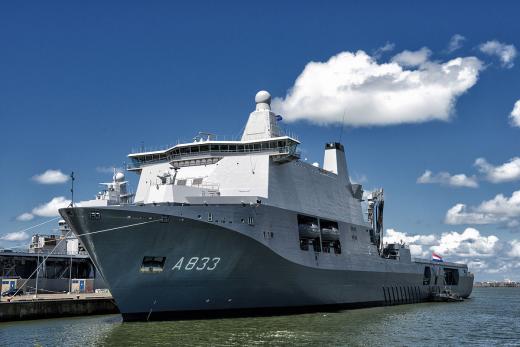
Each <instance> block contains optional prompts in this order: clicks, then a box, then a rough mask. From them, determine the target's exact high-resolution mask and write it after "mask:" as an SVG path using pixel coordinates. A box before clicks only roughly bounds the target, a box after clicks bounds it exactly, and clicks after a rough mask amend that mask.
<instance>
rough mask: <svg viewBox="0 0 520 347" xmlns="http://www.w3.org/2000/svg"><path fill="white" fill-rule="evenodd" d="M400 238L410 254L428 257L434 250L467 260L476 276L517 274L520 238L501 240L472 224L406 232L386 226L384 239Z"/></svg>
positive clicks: (454, 259) (455, 259)
mask: <svg viewBox="0 0 520 347" xmlns="http://www.w3.org/2000/svg"><path fill="white" fill-rule="evenodd" d="M401 241H402V242H404V243H406V244H407V245H408V246H409V247H410V252H411V253H412V256H413V257H418V258H426V259H429V258H430V257H431V253H432V252H435V253H438V254H440V255H441V256H442V257H443V258H444V260H445V261H449V262H458V263H464V264H468V268H469V270H470V271H471V272H474V273H476V274H477V280H479V277H480V280H485V279H487V278H485V277H488V278H489V275H496V274H499V275H502V276H509V277H511V276H513V277H515V278H518V273H520V271H519V270H520V240H511V241H502V240H500V239H499V238H498V237H497V236H495V235H483V234H481V233H480V231H479V230H477V229H475V228H466V229H464V231H462V232H458V231H449V232H444V233H442V234H440V235H438V234H428V235H421V234H417V235H409V234H407V233H405V232H400V231H397V230H395V229H387V230H386V232H385V235H384V242H385V243H399V242H401ZM483 277H484V278H483ZM519 280H520V278H519Z"/></svg>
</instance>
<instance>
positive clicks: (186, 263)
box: [172, 257, 220, 271]
mask: <svg viewBox="0 0 520 347" xmlns="http://www.w3.org/2000/svg"><path fill="white" fill-rule="evenodd" d="M218 263H220V258H219V257H214V258H210V257H191V258H187V257H186V259H185V258H184V257H181V258H180V259H179V260H178V261H177V263H175V266H174V267H172V270H178V271H183V270H184V271H192V270H196V271H203V270H205V271H213V270H215V269H216V268H217V266H218Z"/></svg>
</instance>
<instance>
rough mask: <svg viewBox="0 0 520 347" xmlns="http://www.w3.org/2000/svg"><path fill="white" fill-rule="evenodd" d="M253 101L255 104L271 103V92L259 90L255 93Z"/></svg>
mask: <svg viewBox="0 0 520 347" xmlns="http://www.w3.org/2000/svg"><path fill="white" fill-rule="evenodd" d="M255 102H256V103H257V104H269V105H270V104H271V94H269V92H268V91H265V90H261V91H259V92H258V93H256V96H255Z"/></svg>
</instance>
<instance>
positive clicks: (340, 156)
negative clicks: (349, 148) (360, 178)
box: [323, 142, 350, 182]
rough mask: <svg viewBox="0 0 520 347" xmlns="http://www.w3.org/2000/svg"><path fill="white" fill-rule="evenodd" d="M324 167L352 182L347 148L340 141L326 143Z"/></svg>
mask: <svg viewBox="0 0 520 347" xmlns="http://www.w3.org/2000/svg"><path fill="white" fill-rule="evenodd" d="M323 169H324V170H327V171H330V172H333V173H335V174H336V175H338V177H340V178H343V179H345V180H346V181H347V182H350V178H349V175H348V169H347V160H346V158H345V149H344V147H343V145H342V144H341V143H339V142H331V143H327V144H325V156H324V158H323Z"/></svg>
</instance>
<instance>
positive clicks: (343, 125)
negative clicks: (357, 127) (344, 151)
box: [338, 111, 347, 143]
mask: <svg viewBox="0 0 520 347" xmlns="http://www.w3.org/2000/svg"><path fill="white" fill-rule="evenodd" d="M345 113H347V111H343V117H342V118H341V131H340V132H339V141H338V142H339V143H341V138H342V137H343V128H344V127H345Z"/></svg>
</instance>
